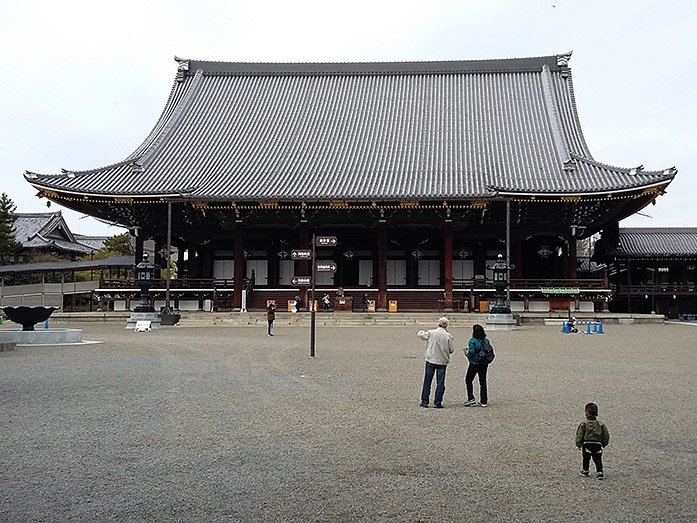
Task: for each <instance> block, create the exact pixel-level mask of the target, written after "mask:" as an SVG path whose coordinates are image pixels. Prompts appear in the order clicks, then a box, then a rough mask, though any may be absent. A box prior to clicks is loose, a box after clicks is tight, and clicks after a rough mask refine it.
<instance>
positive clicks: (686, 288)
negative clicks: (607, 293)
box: [613, 283, 697, 296]
mask: <svg viewBox="0 0 697 523" xmlns="http://www.w3.org/2000/svg"><path fill="white" fill-rule="evenodd" d="M613 291H614V292H615V293H616V294H627V291H629V294H632V295H642V294H643V295H648V296H651V295H663V294H686V293H697V286H696V285H695V284H694V283H657V284H651V283H649V284H643V283H640V284H634V285H629V286H628V285H627V284H617V285H615V286H614V289H613Z"/></svg>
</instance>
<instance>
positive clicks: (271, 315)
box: [266, 302, 276, 336]
mask: <svg viewBox="0 0 697 523" xmlns="http://www.w3.org/2000/svg"><path fill="white" fill-rule="evenodd" d="M275 319H276V304H275V303H274V302H269V305H268V306H267V307H266V321H267V322H268V323H269V330H268V331H267V333H266V335H267V336H273V333H272V332H271V331H272V330H273V322H274V320H275Z"/></svg>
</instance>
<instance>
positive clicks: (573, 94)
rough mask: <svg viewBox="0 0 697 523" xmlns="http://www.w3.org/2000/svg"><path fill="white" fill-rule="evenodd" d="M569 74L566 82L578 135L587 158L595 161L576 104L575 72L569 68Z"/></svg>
mask: <svg viewBox="0 0 697 523" xmlns="http://www.w3.org/2000/svg"><path fill="white" fill-rule="evenodd" d="M568 74H569V76H568V78H567V79H566V82H567V84H568V86H569V96H570V97H571V107H572V109H573V118H574V120H576V125H577V129H578V135H579V138H580V139H581V145H582V146H583V149H584V151H583V152H584V154H585V155H586V158H589V159H591V160H593V161H595V158H593V154H592V153H591V150H590V147H588V142H587V141H586V135H585V134H584V132H583V126H582V125H581V118H580V116H579V114H578V107H577V106H576V92H575V90H574V82H573V74H572V73H571V69H568ZM572 154H573V153H572Z"/></svg>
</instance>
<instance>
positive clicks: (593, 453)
mask: <svg viewBox="0 0 697 523" xmlns="http://www.w3.org/2000/svg"><path fill="white" fill-rule="evenodd" d="M581 451H582V452H583V470H588V466H589V465H590V462H591V458H593V463H595V470H596V471H597V472H602V471H603V446H602V445H601V444H600V442H599V441H584V442H583V446H582V447H581Z"/></svg>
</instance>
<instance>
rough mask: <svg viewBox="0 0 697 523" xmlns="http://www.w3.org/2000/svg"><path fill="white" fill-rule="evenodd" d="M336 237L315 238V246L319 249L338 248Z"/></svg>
mask: <svg viewBox="0 0 697 523" xmlns="http://www.w3.org/2000/svg"><path fill="white" fill-rule="evenodd" d="M336 244H337V240H336V236H317V237H315V245H316V246H317V247H336Z"/></svg>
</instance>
